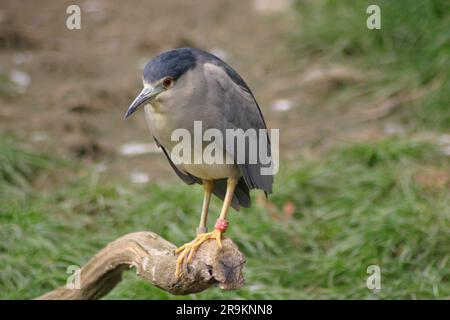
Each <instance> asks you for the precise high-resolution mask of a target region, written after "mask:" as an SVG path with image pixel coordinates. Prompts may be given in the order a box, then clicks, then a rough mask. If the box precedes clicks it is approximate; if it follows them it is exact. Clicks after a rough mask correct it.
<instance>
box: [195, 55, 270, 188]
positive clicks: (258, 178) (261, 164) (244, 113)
mask: <svg viewBox="0 0 450 320" xmlns="http://www.w3.org/2000/svg"><path fill="white" fill-rule="evenodd" d="M203 68H204V72H205V73H206V74H207V77H206V78H207V79H210V81H214V82H215V83H210V84H209V85H215V86H216V89H217V91H216V93H217V92H220V94H219V95H217V94H216V97H210V98H211V100H212V101H214V102H215V104H216V106H218V108H219V110H220V112H221V117H220V119H221V120H219V123H218V127H219V128H218V129H219V130H220V131H221V132H222V135H223V136H224V137H226V130H227V129H242V130H243V131H244V132H245V131H246V130H248V129H256V131H255V132H256V133H258V134H256V135H255V136H248V138H247V139H245V146H244V149H245V161H244V163H238V167H239V170H240V172H241V174H242V177H243V179H244V181H245V183H246V185H247V186H248V188H250V189H262V190H264V191H265V192H267V193H271V192H272V184H273V175H272V174H263V173H262V171H261V169H262V168H266V169H269V168H270V166H271V162H272V159H271V153H270V141H269V138H268V135H267V127H266V124H265V121H264V118H263V115H262V113H261V110H260V109H259V106H258V103H257V102H256V100H255V98H254V96H253V94H252V92H251V91H250V89H249V88H248V86H247V85H246V84H245V82H244V81H243V80H242V78H241V77H239V75H238V74H237V73H236V72H235V71H234V70H233V69H231V68H230V67H229V66H227V65H226V64H225V63H223V62H221V61H220V60H219V61H218V62H216V63H210V62H206V63H204V65H203ZM259 129H264V130H265V134H264V135H260V134H259V131H258V130H259ZM261 140H262V141H261ZM235 142H236V140H235ZM260 143H261V144H262V145H265V147H266V150H265V155H266V158H264V157H261V154H260V153H259V152H256V154H255V153H254V152H253V156H254V157H255V158H254V160H256V161H253V162H251V161H249V160H250V154H251V153H252V150H253V151H254V150H255V149H254V146H258V151H259V147H260ZM222 146H223V147H224V149H225V150H226V151H227V152H228V153H230V154H233V155H234V158H235V161H236V160H237V155H238V154H237V149H236V148H237V145H236V143H235V147H234V149H232V148H231V147H230V146H229V145H228V144H227V143H226V142H225V141H224V142H223V145H222ZM268 161H269V162H268Z"/></svg>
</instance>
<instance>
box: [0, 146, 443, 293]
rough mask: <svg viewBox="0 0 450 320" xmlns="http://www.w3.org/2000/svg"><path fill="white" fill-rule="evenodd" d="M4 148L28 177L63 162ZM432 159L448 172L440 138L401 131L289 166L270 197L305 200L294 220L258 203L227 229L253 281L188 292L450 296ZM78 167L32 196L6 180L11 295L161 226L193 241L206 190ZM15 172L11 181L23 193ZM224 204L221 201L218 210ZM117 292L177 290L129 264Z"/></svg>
mask: <svg viewBox="0 0 450 320" xmlns="http://www.w3.org/2000/svg"><path fill="white" fill-rule="evenodd" d="M1 147H2V148H3V149H2V152H3V153H5V152H6V153H8V154H10V158H11V157H18V159H17V160H16V161H14V163H21V165H20V166H14V168H17V171H18V172H22V173H20V175H23V176H24V177H28V176H29V172H37V173H39V170H40V171H41V173H44V174H48V173H49V172H52V171H53V170H54V169H49V168H45V167H42V166H41V163H43V162H44V163H45V161H46V159H47V158H46V157H43V158H42V157H41V156H39V155H35V154H33V153H29V152H24V151H21V150H20V149H17V148H16V147H13V146H12V145H7V146H6V147H5V145H2V146H1ZM25 154H26V155H28V156H25V157H23V156H22V155H25ZM2 163H3V162H2ZM4 167H5V168H7V170H6V171H8V172H9V170H10V169H8V168H9V166H2V167H1V168H4ZM20 168H21V169H20ZM23 168H41V169H39V170H31V171H30V170H28V169H26V170H23ZM430 168H435V169H436V170H441V171H444V172H449V169H450V160H449V158H448V157H446V156H443V155H441V154H440V152H439V150H438V149H437V148H436V147H435V146H433V145H432V144H430V143H429V142H425V141H416V140H406V139H400V138H391V139H388V140H383V141H379V142H376V143H370V144H369V143H359V144H354V145H349V146H345V147H341V148H339V149H336V150H334V151H330V152H329V153H327V154H326V155H325V156H323V157H321V158H320V159H301V160H300V161H299V164H298V165H297V164H294V165H291V166H289V167H287V166H285V167H284V171H283V172H281V173H280V175H279V176H278V177H277V179H276V186H275V190H276V193H275V194H274V196H273V197H271V201H273V202H274V204H275V205H276V206H277V207H278V208H280V210H281V212H282V209H281V208H282V207H283V205H284V204H285V203H286V202H292V203H293V204H294V205H295V212H294V214H293V215H292V216H291V217H290V218H288V220H287V221H283V220H281V221H280V220H279V219H275V218H274V217H273V213H269V212H268V211H267V210H266V209H263V208H261V207H258V206H257V205H254V206H253V208H251V209H249V210H245V211H243V212H241V213H236V212H234V211H233V212H232V213H231V215H230V226H231V227H230V229H229V234H228V235H229V236H230V237H231V238H232V239H233V240H235V241H236V242H237V243H238V245H239V247H240V248H241V250H242V251H243V252H244V253H245V255H246V257H247V264H246V267H245V277H246V284H245V286H244V287H243V288H242V289H240V290H237V291H231V292H222V291H221V290H219V289H213V290H208V291H206V292H203V293H200V294H196V295H191V296H189V298H193V299H202V298H222V299H241V298H243V299H249V298H262V299H268V298H273V299H280V298H287V299H297V298H299V299H319V298H326V299H329V298H330V299H345V298H362V299H372V298H393V299H399V298H408V299H409V298H448V297H450V268H449V263H448V261H449V257H450V231H449V230H450V197H449V196H448V195H449V191H448V185H447V186H446V187H442V186H439V185H436V186H427V187H425V186H422V185H421V184H420V183H419V182H418V180H417V176H418V175H420V174H423V173H424V172H425V173H426V172H427V171H426V170H429V169H430ZM1 170H3V171H2V172H4V169H1ZM13 170H16V169H13ZM23 172H25V173H23ZM33 174H34V173H33ZM76 174H77V179H76V180H75V182H64V183H61V184H60V185H57V186H56V187H55V188H51V189H49V190H38V189H37V188H36V187H34V186H33V179H32V178H26V179H25V178H24V179H25V180H26V181H28V182H27V183H26V184H27V185H28V187H27V188H24V189H23V194H18V193H17V192H10V188H7V187H5V188H1V189H0V190H1V195H0V198H1V199H2V201H1V202H0V265H1V266H2V268H1V269H0V298H3V299H5V298H12V299H23V298H25V299H27V298H34V297H36V296H38V295H40V294H43V293H45V292H47V291H49V290H51V289H53V288H55V287H57V286H61V285H64V284H65V282H66V279H67V276H68V274H66V269H67V267H68V266H69V265H83V264H84V263H85V262H86V261H87V260H88V259H89V258H90V257H91V256H92V255H93V254H94V253H96V252H97V251H98V250H99V249H100V248H102V247H103V246H104V245H105V244H106V243H108V242H109V241H111V240H113V239H115V238H117V237H119V236H121V235H124V234H126V233H128V232H133V231H138V230H151V231H154V232H156V233H158V234H160V235H162V236H163V237H165V238H166V239H169V240H170V241H172V242H174V243H176V244H182V243H184V242H186V241H189V240H191V238H192V236H193V233H194V230H195V227H196V225H197V222H198V219H199V210H200V205H201V198H202V195H201V190H200V188H194V187H189V186H185V185H183V184H181V183H179V184H176V185H170V186H164V187H162V186H157V185H148V186H145V187H142V186H134V185H130V184H129V183H128V182H126V181H111V180H110V181H103V180H102V179H99V177H98V176H97V174H95V173H92V172H90V171H89V170H86V169H85V168H84V169H83V168H82V169H81V170H80V171H78V172H77V173H76ZM10 180H11V179H6V180H3V182H2V183H3V184H5V185H6V184H9V185H11V188H12V189H11V190H15V189H16V183H15V182H10ZM19 180H22V179H19ZM5 181H6V182H5ZM447 183H448V181H447ZM219 205H220V203H219V201H217V200H215V201H214V202H213V208H212V215H213V216H214V214H216V213H217V212H218V210H219ZM281 215H283V213H281ZM211 219H214V217H212V218H211ZM372 264H376V265H379V266H380V267H381V271H382V279H381V285H382V289H381V290H380V291H378V292H372V291H371V290H368V289H367V288H366V278H367V276H368V275H367V274H366V269H367V267H368V266H369V265H372ZM106 298H110V299H112V298H118V299H124V298H133V299H138V298H139V299H159V298H167V299H173V298H176V297H173V296H171V295H169V294H167V293H165V292H163V291H161V290H159V289H156V288H153V287H152V286H150V285H149V284H147V283H146V282H144V281H142V280H140V279H139V278H137V277H136V276H135V275H134V274H133V272H132V271H129V272H126V274H125V277H124V280H123V281H122V282H121V283H120V284H119V285H118V286H117V287H116V288H115V289H114V290H113V291H112V292H111V293H110V294H109V295H108V296H107V297H106Z"/></svg>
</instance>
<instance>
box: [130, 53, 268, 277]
mask: <svg viewBox="0 0 450 320" xmlns="http://www.w3.org/2000/svg"><path fill="white" fill-rule="evenodd" d="M143 85H144V89H143V90H142V91H141V93H140V94H139V95H138V96H137V98H136V99H135V100H134V101H133V102H132V104H131V105H130V107H129V109H128V111H127V112H126V114H125V118H127V117H128V116H129V115H131V114H132V113H133V112H135V111H136V109H137V108H138V107H139V106H141V105H145V114H146V119H147V123H148V125H149V127H150V131H151V133H152V135H153V137H154V139H155V141H156V143H157V144H158V146H159V147H160V148H162V150H163V151H164V154H165V155H166V157H167V160H168V161H169V163H170V165H171V166H172V168H173V170H175V172H176V173H177V175H178V176H179V177H180V178H181V179H182V180H183V181H184V182H185V183H187V184H194V183H198V184H201V185H203V188H204V199H203V208H202V213H201V218H200V225H199V228H198V229H197V237H196V238H195V239H194V240H193V241H192V242H190V243H187V244H184V245H183V246H181V247H180V248H178V249H177V250H176V254H179V256H178V259H177V269H176V274H177V276H178V275H180V274H181V269H182V266H183V265H184V262H185V261H187V263H189V262H190V261H191V259H192V257H193V256H194V254H195V251H196V250H197V249H198V248H199V247H200V245H201V244H202V243H203V242H204V241H206V240H208V239H215V240H216V241H217V242H218V245H219V246H221V239H222V233H224V232H225V231H226V229H227V226H228V222H227V221H226V217H227V213H228V209H229V207H230V206H232V207H233V208H235V209H236V210H239V208H240V207H241V206H242V207H249V206H250V189H262V190H264V191H265V193H266V194H267V193H270V192H272V184H273V175H272V173H267V171H266V172H265V173H264V172H263V170H264V168H265V169H267V167H270V166H271V165H272V164H271V160H270V158H271V157H270V142H269V139H268V134H267V128H266V124H265V122H264V118H263V115H262V113H261V110H260V109H259V106H258V103H257V102H256V100H255V97H254V96H253V94H252V92H251V91H250V89H249V87H248V86H247V84H246V83H245V82H244V80H242V78H241V77H240V76H239V74H238V73H237V72H236V71H234V70H233V69H232V68H231V67H230V66H228V65H227V64H226V63H225V62H223V61H222V60H221V59H219V58H217V57H216V56H214V55H212V54H210V53H207V52H204V51H201V50H198V49H192V48H181V49H175V50H171V51H167V52H163V53H161V54H159V55H158V56H156V57H154V58H153V59H151V60H150V62H148V63H147V65H146V66H145V68H144V72H143ZM199 123H200V124H201V128H200V129H197V128H196V124H199ZM180 129H183V130H185V131H183V132H186V131H187V132H188V133H190V134H192V135H193V136H194V139H196V137H195V135H197V136H198V135H199V134H200V135H201V137H202V141H201V144H200V148H196V147H195V146H194V147H192V144H189V148H192V149H191V150H188V151H189V152H186V154H189V156H186V155H180V154H181V153H180V154H179V155H178V156H177V154H174V152H173V151H174V149H175V148H176V145H177V144H178V143H179V141H178V140H176V139H175V140H174V139H173V133H174V132H176V130H180ZM208 129H215V130H216V131H215V132H216V133H217V132H218V133H221V134H222V135H217V134H216V135H214V139H213V138H211V137H209V139H205V137H204V136H203V134H205V133H206V132H207V131H208ZM239 129H242V130H239ZM249 129H250V130H249ZM230 130H231V132H237V133H235V135H234V136H233V137H231V138H230V135H228V134H229V133H230ZM252 130H253V131H252ZM250 131H251V132H253V133H254V132H256V133H257V134H256V135H255V134H248V132H250ZM261 132H262V134H261ZM241 138H243V139H241ZM205 140H209V141H205ZM231 140H233V141H231ZM233 142H234V144H233ZM194 144H195V142H194ZM211 144H212V147H211ZM208 146H209V148H213V149H214V148H215V152H216V153H217V152H218V150H219V153H223V158H225V160H224V161H222V162H220V161H212V162H211V161H195V159H194V158H195V157H196V156H197V155H199V153H201V154H200V157H199V158H200V159H202V156H204V153H203V152H204V151H205V150H206V148H208ZM254 146H258V147H259V148H261V146H263V147H265V148H264V150H265V152H266V153H265V154H264V156H265V157H266V159H265V160H263V157H262V156H261V152H260V151H259V150H261V149H259V150H258V152H256V154H255V149H254V148H253V147H254ZM190 151H192V153H191V152H190ZM183 153H185V152H183ZM242 153H245V155H244V156H242V157H241V154H242ZM215 156H217V154H216V155H215ZM175 158H176V159H175ZM267 158H268V159H269V160H270V161H269V162H267ZM215 159H216V158H215ZM219 159H220V157H219ZM202 160H203V159H202ZM230 160H231V161H230ZM270 172H271V171H270ZM211 193H214V194H215V195H216V196H218V197H219V198H221V199H223V201H224V203H223V207H222V210H221V212H220V217H219V219H217V221H216V224H215V230H214V231H212V232H207V231H208V230H207V217H208V207H209V202H210V197H211Z"/></svg>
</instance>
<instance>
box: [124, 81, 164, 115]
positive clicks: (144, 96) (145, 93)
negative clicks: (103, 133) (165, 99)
mask: <svg viewBox="0 0 450 320" xmlns="http://www.w3.org/2000/svg"><path fill="white" fill-rule="evenodd" d="M160 92H161V91H160V90H158V88H148V87H147V88H144V89H142V91H141V92H140V93H139V95H138V96H137V97H136V99H134V101H133V102H132V103H131V105H130V107H129V108H128V110H127V112H126V113H125V117H124V119H126V118H128V117H129V116H130V115H131V114H133V113H134V112H135V111H136V110H137V108H139V107H140V106H141V105H143V104H144V102H146V101H149V100H151V99H153V98H154V97H156V95H157V94H158V93H160Z"/></svg>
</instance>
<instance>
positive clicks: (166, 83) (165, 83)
mask: <svg viewBox="0 0 450 320" xmlns="http://www.w3.org/2000/svg"><path fill="white" fill-rule="evenodd" d="M162 84H163V86H164V87H165V88H168V87H170V86H171V85H172V79H170V78H166V79H164V80H163V83H162Z"/></svg>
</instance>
